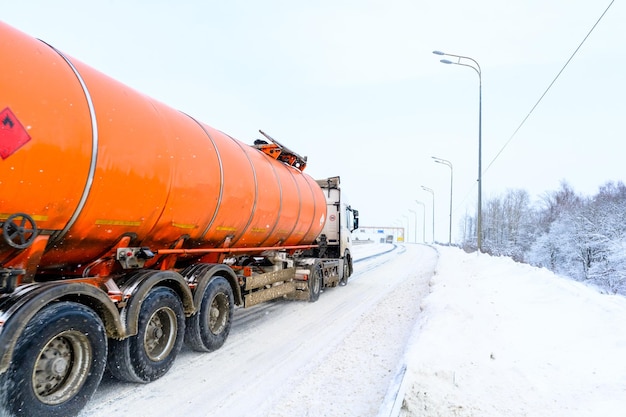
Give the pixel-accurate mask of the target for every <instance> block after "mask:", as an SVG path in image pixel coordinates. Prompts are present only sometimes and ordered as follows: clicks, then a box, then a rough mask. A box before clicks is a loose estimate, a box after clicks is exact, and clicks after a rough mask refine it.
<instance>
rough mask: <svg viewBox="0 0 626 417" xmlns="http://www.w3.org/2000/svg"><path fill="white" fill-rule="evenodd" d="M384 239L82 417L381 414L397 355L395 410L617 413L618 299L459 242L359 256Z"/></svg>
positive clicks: (116, 391) (622, 366) (113, 384)
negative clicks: (313, 286)
mask: <svg viewBox="0 0 626 417" xmlns="http://www.w3.org/2000/svg"><path fill="white" fill-rule="evenodd" d="M390 247H391V245H379V244H371V246H368V245H357V246H355V247H354V251H353V252H354V255H355V258H356V259H362V260H361V261H359V262H357V263H356V265H355V274H354V275H353V277H352V278H351V280H350V283H349V284H348V285H347V286H346V287H338V288H331V289H328V290H326V291H324V293H323V294H322V295H321V297H320V300H319V301H318V302H316V303H302V302H290V301H276V302H270V303H265V304H262V305H259V306H255V307H252V308H251V309H238V310H236V312H235V318H234V323H233V330H232V332H231V335H230V337H229V339H228V341H227V342H226V344H225V345H224V346H223V347H222V348H221V349H219V350H218V351H216V352H213V353H210V354H200V353H196V352H192V351H190V350H188V349H183V351H182V352H181V354H180V355H179V357H178V359H177V360H176V363H175V364H174V367H173V368H172V369H171V370H170V372H168V373H167V374H166V375H165V376H164V377H162V378H161V379H159V380H157V381H154V382H152V383H150V384H147V385H141V384H128V383H121V382H118V381H112V380H110V379H106V380H104V381H103V383H102V384H101V386H100V388H99V389H98V391H97V392H96V395H95V396H94V398H93V399H92V400H91V402H90V403H89V404H88V405H87V408H86V409H85V410H84V411H83V412H82V413H81V416H82V417H104V416H110V415H120V416H122V415H133V416H137V417H161V416H163V417H165V416H168V417H169V416H173V415H185V416H188V417H210V416H229V417H231V416H261V417H299V416H316V417H336V416H350V417H356V416H358V417H361V416H372V417H389V415H390V413H389V409H388V408H385V407H381V403H382V402H383V399H384V398H389V397H390V395H389V394H390V393H391V394H395V392H394V385H393V382H394V379H395V377H396V376H397V375H400V374H398V373H397V372H398V369H399V367H400V365H402V364H403V363H406V364H407V369H408V370H407V372H406V375H405V378H404V383H403V384H402V389H401V391H400V392H401V394H400V397H401V398H402V395H404V397H403V399H404V401H403V403H404V405H403V408H402V409H401V410H400V415H401V416H403V417H413V416H420V417H453V416H454V417H504V416H506V417H522V416H525V417H544V416H545V417H553V416H558V417H561V416H567V417H582V416H585V417H587V416H594V417H595V416H602V417H617V416H623V415H626V411H625V410H626V354H625V353H626V329H625V326H626V298H624V297H620V296H611V295H603V294H600V293H599V292H598V291H596V290H595V289H593V288H590V287H586V286H584V285H582V284H580V283H576V282H573V281H571V280H568V279H565V278H562V277H558V276H555V275H554V274H552V273H551V272H549V271H547V270H544V269H538V268H533V267H530V266H528V265H523V264H518V263H514V262H513V261H511V260H510V259H508V258H497V257H490V256H488V255H480V256H478V255H476V254H466V253H464V252H463V251H461V250H459V249H455V248H447V247H436V248H431V247H427V246H423V245H409V244H407V245H403V246H400V247H399V248H398V249H396V250H394V251H393V252H389V253H387V254H385V255H383V256H379V257H376V258H371V259H364V258H366V257H367V256H369V255H371V254H373V253H375V252H380V251H381V250H387V249H389V248H390ZM429 283H430V287H429V286H428V285H429ZM420 310H421V311H420ZM394 374H395V375H394ZM390 388H391V389H390ZM391 397H393V395H392V396H391ZM395 415H397V414H395ZM395 415H394V416H395Z"/></svg>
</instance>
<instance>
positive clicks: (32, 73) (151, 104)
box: [0, 22, 358, 417]
mask: <svg viewBox="0 0 626 417" xmlns="http://www.w3.org/2000/svg"><path fill="white" fill-rule="evenodd" d="M0 57H1V58H2V63H3V70H2V77H0V92H1V94H0V100H2V104H1V105H0V109H2V108H4V109H3V110H1V112H0V156H1V158H2V160H0V207H1V208H0V224H1V229H2V231H1V232H2V236H0V374H1V375H0V386H2V390H0V408H1V409H3V410H2V411H0V414H2V413H3V412H4V414H3V415H5V414H8V415H19V416H48V417H49V416H63V417H67V416H71V415H76V414H77V413H79V412H80V410H81V409H82V408H83V407H84V405H85V404H86V403H87V401H89V399H90V398H91V396H92V394H93V393H94V391H95V390H96V388H97V386H98V385H99V383H100V380H101V377H102V375H103V372H104V370H105V366H108V369H109V371H110V372H111V374H113V375H114V376H116V377H117V378H119V379H121V380H125V381H131V382H140V383H146V382H150V381H153V380H156V379H158V378H160V377H161V376H163V375H164V374H165V373H166V372H167V371H168V370H169V369H170V367H171V366H172V363H173V362H174V360H175V358H176V355H177V354H178V352H179V351H180V349H181V346H182V344H183V341H184V342H186V343H187V345H189V346H190V347H191V348H192V349H194V350H197V351H205V352H208V351H212V350H215V349H218V348H220V347H221V346H222V345H223V343H224V342H225V341H226V338H227V337H228V334H229V331H230V327H231V323H232V315H233V311H234V307H235V306H240V307H250V306H253V305H256V304H258V303H262V302H265V301H268V300H272V299H276V298H281V297H287V298H291V299H299V300H309V301H316V300H317V299H318V297H319V296H320V291H321V289H322V288H323V287H326V286H336V285H338V284H340V283H343V284H345V283H347V282H348V278H349V276H350V275H351V274H352V270H353V268H352V255H351V252H350V245H351V237H350V233H351V232H352V231H353V230H355V229H356V228H358V212H357V210H354V209H353V208H352V207H350V205H348V204H347V203H346V202H345V201H343V197H342V194H341V188H340V179H339V177H331V178H327V179H323V180H319V181H315V180H313V179H312V178H311V177H310V176H308V175H307V174H305V173H304V172H303V170H304V168H305V167H306V158H303V157H301V156H300V155H298V154H297V153H295V152H293V151H291V150H290V149H288V148H287V147H285V146H283V145H282V144H280V143H278V142H277V141H276V140H274V139H272V138H271V137H269V136H268V135H265V134H263V135H264V136H265V140H261V141H259V142H257V144H256V145H255V146H248V145H245V144H243V143H242V142H239V141H238V140H236V139H233V138H231V137H230V136H228V135H226V134H224V133H222V132H220V131H218V130H216V129H213V128H211V127H210V126H208V125H205V124H203V123H201V122H199V121H197V120H195V119H193V118H192V117H190V116H188V115H186V114H184V113H181V112H178V111H176V110H173V109H171V108H169V107H167V106H166V105H164V104H162V103H160V102H157V101H155V100H153V99H151V98H149V97H146V96H144V95H142V94H140V93H138V92H136V91H134V90H132V89H130V88H128V87H126V86H124V85H122V84H120V83H118V82H116V81H114V80H112V79H111V78H109V77H107V76H105V75H103V74H101V73H99V72H97V71H95V70H94V69H92V68H90V67H88V66H86V65H85V64H83V63H81V62H79V61H77V60H75V59H73V58H71V57H69V56H67V55H65V54H64V53H62V52H60V51H58V50H56V49H54V48H53V47H51V46H49V45H47V44H45V43H44V42H41V41H39V40H36V39H33V38H31V37H29V36H27V35H25V34H23V33H21V32H19V31H17V30H15V29H13V28H11V27H10V26H8V25H6V24H4V23H1V22H0ZM261 133H263V132H261ZM251 348H254V347H251ZM216 383H219V382H216Z"/></svg>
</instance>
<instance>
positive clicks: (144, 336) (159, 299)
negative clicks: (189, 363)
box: [108, 287, 185, 383]
mask: <svg viewBox="0 0 626 417" xmlns="http://www.w3.org/2000/svg"><path fill="white" fill-rule="evenodd" d="M184 317H185V316H184V312H183V306H182V302H181V301H180V298H179V297H178V295H176V293H175V292H174V291H173V290H172V289H171V288H167V287H156V288H154V289H152V290H151V291H150V293H148V296H147V297H146V298H145V300H143V303H142V304H141V308H140V311H139V327H138V332H137V334H136V335H134V336H130V337H127V338H126V339H124V340H111V343H110V344H109V360H108V365H109V372H111V374H112V375H113V376H114V377H116V378H118V379H120V380H122V381H128V382H142V383H145V382H150V381H154V380H155V379H158V378H160V377H162V376H163V375H164V374H165V373H166V372H167V371H169V369H170V368H171V366H172V364H173V363H174V359H176V355H177V354H178V352H179V351H180V349H181V347H182V343H183V335H184V329H185V319H184Z"/></svg>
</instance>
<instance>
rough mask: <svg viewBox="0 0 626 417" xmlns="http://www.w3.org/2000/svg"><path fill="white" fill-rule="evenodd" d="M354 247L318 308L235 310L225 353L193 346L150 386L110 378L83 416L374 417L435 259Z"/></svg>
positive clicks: (405, 250) (423, 252)
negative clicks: (343, 276) (345, 278)
mask: <svg viewBox="0 0 626 417" xmlns="http://www.w3.org/2000/svg"><path fill="white" fill-rule="evenodd" d="M372 248H373V247H359V246H355V248H354V255H355V258H356V259H359V261H358V262H357V263H356V264H355V273H354V275H353V276H352V277H351V278H350V282H349V283H348V285H347V286H345V287H344V286H340V287H336V288H330V289H326V290H325V291H324V292H323V293H322V294H321V296H320V299H319V301H317V302H315V303H307V302H297V301H286V300H277V301H274V302H269V303H264V304H261V305H258V306H254V307H252V308H249V309H237V310H235V316H234V320H233V328H232V331H231V334H230V336H229V338H228V340H227V341H226V343H225V345H224V346H223V347H222V348H220V349H219V350H217V351H215V352H212V353H208V354H202V353H196V352H192V351H190V350H189V349H187V348H184V349H183V351H182V352H181V353H180V354H179V356H178V358H177V359H176V362H175V363H174V366H173V367H172V369H171V370H170V371H169V372H168V373H167V374H166V375H164V376H163V377H162V378H160V379H159V380H157V381H154V382H152V383H150V384H147V385H141V384H130V383H122V382H119V381H115V380H111V379H110V378H106V379H105V380H104V381H103V382H102V384H101V386H100V387H99V388H98V391H97V392H96V394H95V395H94V397H93V398H92V400H91V401H90V402H89V403H88V404H87V407H86V408H85V409H84V410H83V412H82V413H81V416H82V417H104V416H107V417H108V416H111V415H120V416H124V415H133V416H137V417H144V416H145V417H161V416H162V417H166V416H167V417H171V416H178V415H184V416H187V417H209V416H228V417H234V416H242V417H243V416H245V417H249V416H255V417H257V416H268V417H269V416H271V417H296V416H348V417H352V416H373V415H376V414H377V413H378V409H379V408H380V404H381V402H382V401H383V398H384V397H385V395H386V392H387V387H388V386H389V384H390V382H391V381H392V379H393V377H394V373H395V372H396V369H397V366H398V363H399V362H400V361H401V360H402V358H403V353H404V350H405V347H406V345H407V344H408V342H409V340H410V337H411V335H412V330H413V327H414V325H415V323H416V322H417V319H418V316H419V314H420V304H421V301H422V299H423V297H425V296H426V295H427V294H428V282H429V281H430V278H431V276H432V274H433V273H434V270H435V266H436V263H437V253H436V251H435V250H434V249H432V248H428V247H417V246H412V247H399V248H397V249H396V250H394V251H392V252H388V253H386V254H385V255H382V256H379V257H376V258H371V259H366V257H367V256H368V255H371V254H372V253H373V252H380V251H381V248H382V250H388V249H390V248H392V245H384V246H382V247H379V248H378V249H376V250H372Z"/></svg>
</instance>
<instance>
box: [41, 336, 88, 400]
mask: <svg viewBox="0 0 626 417" xmlns="http://www.w3.org/2000/svg"><path fill="white" fill-rule="evenodd" d="M92 356H93V354H92V351H91V345H90V344H89V339H87V336H85V335H84V334H82V333H80V332H77V331H73V330H68V331H65V332H62V333H60V334H58V335H57V336H56V337H54V338H53V339H51V340H50V341H49V342H48V343H47V344H46V345H45V346H44V348H43V349H42V350H41V352H40V354H39V357H38V358H37V360H36V362H35V367H34V370H33V378H32V383H33V388H34V391H35V395H36V396H37V398H38V399H39V400H40V401H41V402H42V403H44V404H48V405H56V404H60V403H62V402H64V401H67V400H69V399H71V398H72V397H74V395H76V393H77V392H78V391H80V389H81V387H82V386H83V384H84V382H85V380H86V379H87V376H88V374H89V367H90V366H91V362H92Z"/></svg>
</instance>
